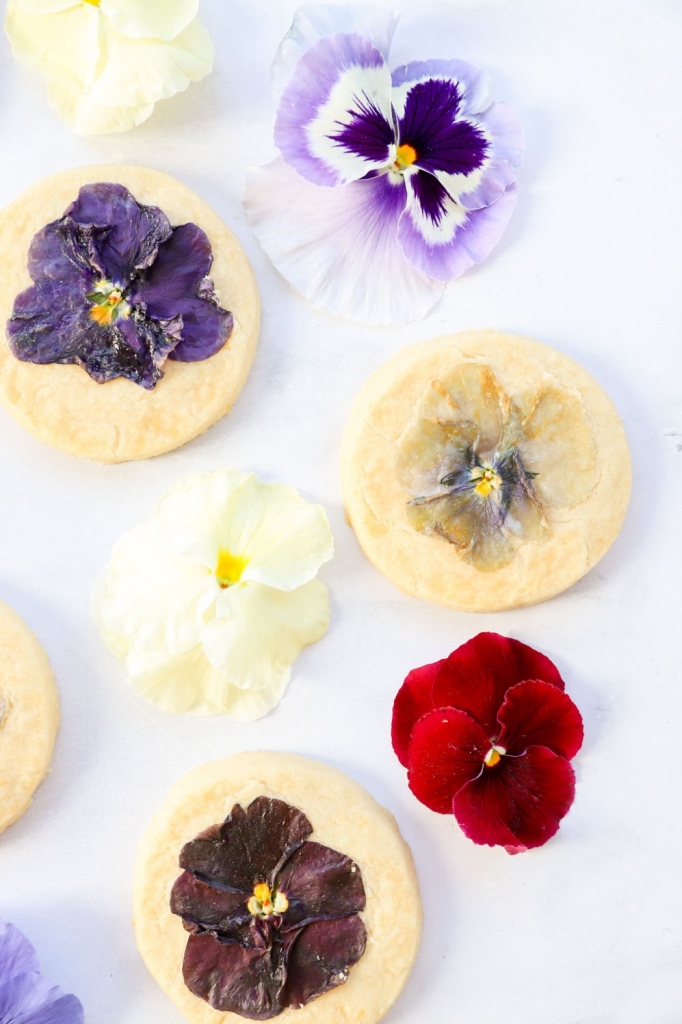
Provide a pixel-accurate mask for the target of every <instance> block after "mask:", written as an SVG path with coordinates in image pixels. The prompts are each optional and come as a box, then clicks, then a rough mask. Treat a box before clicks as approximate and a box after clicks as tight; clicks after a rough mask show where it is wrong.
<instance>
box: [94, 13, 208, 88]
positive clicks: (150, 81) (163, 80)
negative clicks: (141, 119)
mask: <svg viewBox="0 0 682 1024" xmlns="http://www.w3.org/2000/svg"><path fill="white" fill-rule="evenodd" d="M100 41H101V45H102V62H101V63H102V70H101V72H100V74H99V75H98V76H97V79H96V81H95V82H94V84H93V87H92V98H93V99H94V100H95V101H96V102H98V103H101V104H102V105H103V106H108V107H113V108H119V107H135V106H138V107H139V106H143V105H144V104H148V103H156V102H157V100H161V99H168V97H170V96H174V95H175V93H178V92H182V90H183V89H186V88H187V86H188V85H189V83H190V82H196V81H198V80H199V79H200V78H203V77H204V75H207V74H208V73H209V71H210V70H211V68H212V67H213V44H212V43H211V39H210V36H209V34H208V32H207V31H206V29H205V28H204V27H203V25H202V24H201V22H199V21H193V22H192V23H191V24H190V25H189V26H188V27H187V28H186V29H185V30H184V31H183V32H181V33H180V35H178V36H176V38H175V39H172V40H170V41H169V42H166V41H164V40H159V39H129V38H128V37H127V36H124V35H122V34H121V33H119V32H116V31H115V30H114V29H113V28H111V29H110V30H109V31H108V32H102V34H101V36H100Z"/></svg>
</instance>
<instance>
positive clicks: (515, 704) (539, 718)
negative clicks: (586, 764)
mask: <svg viewBox="0 0 682 1024" xmlns="http://www.w3.org/2000/svg"><path fill="white" fill-rule="evenodd" d="M497 720H498V722H499V723H500V725H501V726H502V732H501V733H500V738H499V740H498V743H499V745H500V746H501V747H504V748H505V750H507V752H508V753H509V754H522V753H523V752H524V751H525V750H526V748H527V747H530V746H541V747H548V748H549V749H550V750H551V751H553V752H554V753H555V754H559V755H560V756H561V757H565V758H567V759H569V760H570V758H572V757H575V755H576V754H577V753H578V751H579V750H580V748H581V746H582V744H583V720H582V717H581V715H580V712H579V711H578V709H577V707H576V706H575V704H574V703H573V701H572V700H571V698H570V697H569V696H568V694H566V693H563V692H562V691H561V690H558V689H557V687H556V686H552V685H551V684H550V683H545V682H542V681H541V680H538V679H534V680H527V681H526V682H523V683H517V685H516V686H512V687H511V688H510V689H509V690H507V693H506V694H505V698H504V703H503V704H502V707H501V708H500V710H499V712H498V714H497Z"/></svg>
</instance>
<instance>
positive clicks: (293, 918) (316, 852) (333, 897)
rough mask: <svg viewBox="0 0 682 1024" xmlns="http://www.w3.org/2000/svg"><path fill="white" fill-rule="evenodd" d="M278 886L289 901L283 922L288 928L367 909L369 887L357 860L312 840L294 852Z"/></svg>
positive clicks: (283, 925)
mask: <svg viewBox="0 0 682 1024" xmlns="http://www.w3.org/2000/svg"><path fill="white" fill-rule="evenodd" d="M277 889H278V891H279V892H283V893H284V894H285V896H286V897H287V899H288V901H289V909H288V910H287V911H286V914H285V915H284V921H283V924H282V927H283V928H284V930H286V931H288V930H290V929H291V928H300V926H301V925H303V924H308V923H310V922H311V921H315V920H317V919H319V918H329V917H345V916H346V915H348V914H355V913H357V912H358V911H360V910H364V909H365V887H364V885H363V884H362V875H361V874H360V869H359V868H358V866H357V864H355V863H354V862H353V861H352V860H351V859H350V857H346V856H345V854H343V853H338V852H337V851H336V850H332V849H330V848H329V847H328V846H322V845H321V844H320V843H315V842H312V841H308V842H307V843H304V844H303V846H301V847H300V849H298V850H296V851H295V852H294V853H293V854H292V855H291V857H290V858H289V860H288V861H287V863H286V864H285V866H284V870H283V871H282V873H281V875H280V876H279V878H278V879H277Z"/></svg>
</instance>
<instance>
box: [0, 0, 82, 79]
mask: <svg viewBox="0 0 682 1024" xmlns="http://www.w3.org/2000/svg"><path fill="white" fill-rule="evenodd" d="M98 27H99V15H98V13H97V11H96V10H95V8H94V7H92V6H91V5H90V4H83V3H81V4H78V5H77V6H75V7H69V8H67V9H66V10H58V11H57V12H55V13H44V14H41V13H33V12H31V11H28V10H26V9H25V8H24V7H23V6H22V5H21V4H20V3H19V2H18V0H10V2H9V3H8V5H7V17H6V20H5V29H6V31H7V34H8V36H9V38H10V42H11V43H12V49H13V50H14V54H15V56H16V57H17V58H18V59H19V60H20V61H22V63H24V64H26V65H27V66H28V67H30V68H31V69H32V70H34V71H37V72H38V73H39V74H41V75H43V76H44V77H45V78H47V79H48V80H56V81H58V82H65V83H70V84H71V85H72V86H73V87H78V88H80V89H87V88H88V86H89V85H90V84H91V83H92V81H93V80H94V77H95V72H96V68H97V62H98V60H99V52H100V51H99V43H98Z"/></svg>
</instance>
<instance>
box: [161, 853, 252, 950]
mask: <svg viewBox="0 0 682 1024" xmlns="http://www.w3.org/2000/svg"><path fill="white" fill-rule="evenodd" d="M250 896H251V893H250V892H240V891H235V890H233V889H225V888H224V887H223V888H220V889H218V888H216V887H215V886H213V885H209V884H208V883H207V882H202V881H201V879H200V878H195V876H194V875H193V874H191V872H189V871H183V873H182V874H181V875H180V876H179V878H177V879H176V880H175V884H174V885H173V888H172V890H171V896H170V908H171V912H172V913H173V914H178V915H179V916H180V917H182V918H183V920H184V922H185V927H186V928H187V930H188V931H213V930H215V931H219V932H220V934H221V937H224V938H229V939H234V940H235V941H237V942H241V943H242V944H243V945H245V946H253V945H262V943H259V942H257V941H254V940H253V937H252V930H253V929H252V926H253V924H254V920H255V919H254V916H253V914H251V913H250V912H249V909H248V906H247V903H248V900H249V897H250Z"/></svg>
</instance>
